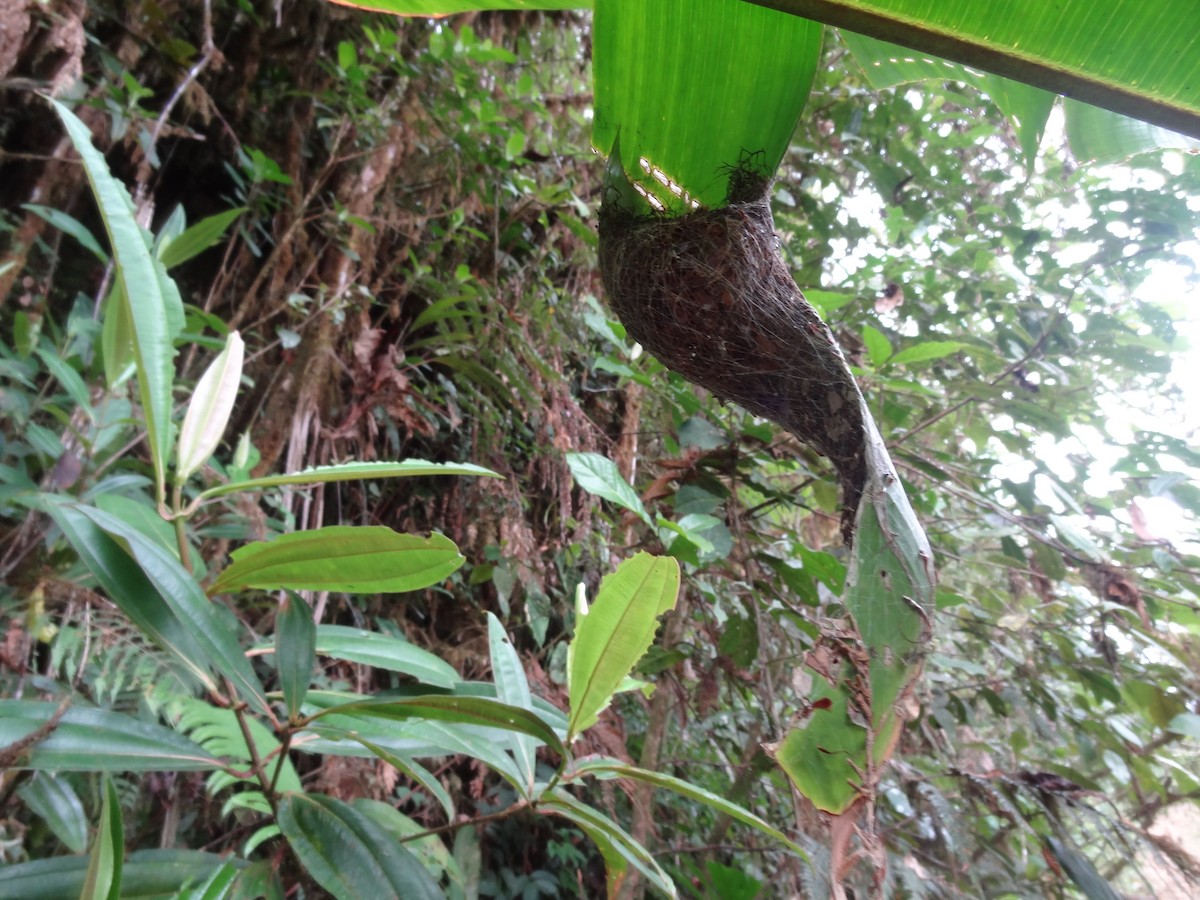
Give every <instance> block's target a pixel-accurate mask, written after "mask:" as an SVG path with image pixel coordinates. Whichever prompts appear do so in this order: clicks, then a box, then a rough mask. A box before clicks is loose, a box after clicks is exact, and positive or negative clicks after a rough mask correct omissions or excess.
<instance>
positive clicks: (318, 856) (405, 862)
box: [279, 794, 443, 900]
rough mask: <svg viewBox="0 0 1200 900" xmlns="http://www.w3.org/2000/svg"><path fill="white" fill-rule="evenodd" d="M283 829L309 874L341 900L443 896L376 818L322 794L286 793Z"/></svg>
mask: <svg viewBox="0 0 1200 900" xmlns="http://www.w3.org/2000/svg"><path fill="white" fill-rule="evenodd" d="M279 830H280V831H282V832H283V836H284V837H285V838H287V840H288V843H289V844H290V845H291V847H292V850H293V851H294V852H295V854H296V858H297V859H299V860H300V864H301V865H303V866H304V868H305V869H307V870H308V873H309V874H310V875H312V877H313V878H314V879H315V880H316V882H317V883H318V884H319V885H321V887H323V888H324V889H325V890H327V891H329V892H330V893H331V894H332V895H333V896H335V897H338V898H339V900H356V898H361V900H378V898H380V897H388V896H391V897H404V898H405V900H408V898H412V900H422V898H428V900H440V898H441V897H442V896H443V894H442V892H441V890H440V889H439V888H438V886H437V884H435V883H434V881H433V879H432V878H430V877H429V873H428V872H426V871H425V869H424V868H423V867H422V866H421V864H420V862H419V861H418V860H417V858H416V857H415V856H413V854H412V853H411V852H410V851H409V850H408V849H407V848H406V847H404V846H403V845H401V844H398V843H397V842H396V841H395V840H394V839H393V838H392V837H391V836H390V835H389V834H388V833H387V831H385V830H384V829H383V828H382V827H381V826H380V825H379V824H378V823H377V822H375V821H374V820H373V819H371V818H370V817H368V816H365V815H363V814H362V813H361V812H359V811H358V810H356V809H355V808H354V807H352V806H350V805H348V804H346V803H343V802H341V801H340V800H335V799H333V798H332V797H326V796H323V795H321V794H286V795H284V797H283V799H282V800H281V801H280V803H279Z"/></svg>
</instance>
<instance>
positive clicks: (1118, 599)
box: [1089, 564, 1153, 629]
mask: <svg viewBox="0 0 1200 900" xmlns="http://www.w3.org/2000/svg"><path fill="white" fill-rule="evenodd" d="M1089 580H1090V581H1091V582H1092V587H1093V590H1095V591H1096V593H1097V594H1099V595H1100V597H1101V598H1102V599H1104V600H1107V601H1108V602H1110V603H1116V604H1118V605H1120V606H1124V607H1125V608H1126V609H1132V610H1133V611H1134V612H1136V613H1137V614H1138V618H1139V619H1141V620H1142V626H1143V627H1145V628H1146V629H1151V628H1153V625H1152V623H1151V621H1150V614H1149V613H1148V612H1147V611H1146V602H1145V601H1144V600H1143V599H1142V592H1141V591H1140V590H1138V588H1137V585H1135V584H1134V583H1133V581H1132V580H1131V579H1130V578H1129V576H1128V575H1126V574H1125V573H1124V572H1122V571H1121V570H1120V569H1118V568H1116V567H1115V566H1110V565H1107V564H1104V565H1097V566H1092V567H1091V570H1090V572H1089Z"/></svg>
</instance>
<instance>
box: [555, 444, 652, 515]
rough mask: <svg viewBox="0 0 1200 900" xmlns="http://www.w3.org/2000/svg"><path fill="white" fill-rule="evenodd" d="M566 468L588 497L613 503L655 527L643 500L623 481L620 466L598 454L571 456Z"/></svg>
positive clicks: (574, 454)
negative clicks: (592, 496)
mask: <svg viewBox="0 0 1200 900" xmlns="http://www.w3.org/2000/svg"><path fill="white" fill-rule="evenodd" d="M566 459H567V467H568V468H569V469H570V470H571V474H572V475H574V476H575V481H576V482H577V483H578V484H579V486H580V487H581V488H583V489H584V490H585V491H587V492H588V493H589V494H595V495H596V496H597V497H603V498H604V499H605V500H611V501H612V502H613V503H616V504H617V505H618V506H623V507H624V508H625V509H627V510H629V511H630V512H634V513H637V516H638V518H640V519H641V520H642V521H643V522H645V523H646V524H647V525H651V526H652V525H653V524H654V522H653V521H652V520H651V518H650V514H649V513H648V512H646V507H645V506H643V505H642V498H641V497H639V496H638V495H637V491H635V490H634V489H633V487H632V486H631V485H630V484H629V482H628V481H626V480H625V479H624V477H623V476H622V475H621V473H620V471H618V469H617V464H616V463H614V462H613V461H612V460H611V459H609V458H608V457H607V456H601V455H600V454H599V453H568V454H567V455H566Z"/></svg>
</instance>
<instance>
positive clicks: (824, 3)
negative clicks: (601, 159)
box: [336, 0, 1200, 146]
mask: <svg viewBox="0 0 1200 900" xmlns="http://www.w3.org/2000/svg"><path fill="white" fill-rule="evenodd" d="M336 2H341V3H345V4H346V5H348V6H357V7H359V8H361V9H372V10H379V11H380V12H390V13H397V14H399V15H409V16H434V15H448V14H451V13H458V12H467V11H470V10H483V9H507V10H513V9H585V8H588V7H592V6H596V8H597V9H603V7H604V6H605V5H607V4H608V2H609V0H594V2H591V0H336ZM729 2H730V3H734V2H737V3H741V2H745V3H750V4H757V5H759V6H764V7H771V8H773V9H778V10H783V11H785V12H788V13H791V14H793V15H795V16H801V17H805V18H808V19H811V20H812V21H814V22H822V23H824V24H827V25H836V26H837V27H839V28H842V29H845V30H847V31H852V32H856V33H859V34H865V35H869V36H871V37H875V38H878V39H880V40H883V41H888V42H890V43H893V44H900V45H902V46H905V47H910V48H912V49H914V50H919V51H921V52H922V53H927V54H932V55H934V56H939V57H944V58H946V59H951V60H955V61H956V62H960V63H965V64H967V65H970V66H972V67H974V68H976V69H980V70H982V71H984V72H993V73H996V74H999V75H1004V76H1006V77H1008V78H1011V79H1014V80H1016V81H1020V82H1023V83H1025V84H1031V85H1034V86H1036V87H1040V88H1044V89H1045V90H1048V91H1052V92H1054V93H1056V94H1062V95H1064V96H1067V97H1072V98H1074V99H1075V100H1081V101H1086V102H1088V103H1091V104H1095V105H1096V106H1101V107H1104V108H1106V109H1110V110H1113V111H1115V112H1119V113H1121V114H1123V115H1125V116H1129V117H1132V118H1134V119H1140V120H1143V121H1146V122H1152V123H1154V124H1156V125H1160V126H1163V127H1165V128H1169V129H1171V130H1173V131H1178V132H1181V133H1183V134H1189V135H1192V136H1193V137H1200V3H1197V2H1196V0H1154V2H1153V3H1151V4H1147V3H1143V2H1134V0H1055V2H1050V0H1004V2H997V0H953V2H948V0H729ZM648 5H653V6H657V5H658V4H651V3H649V2H648ZM673 5H676V6H678V7H679V8H680V9H684V10H687V11H688V14H689V17H690V19H691V21H693V22H699V21H700V18H701V16H700V15H699V14H698V13H696V12H695V11H694V10H692V6H693V4H691V3H689V2H686V0H678V2H677V3H675V4H673ZM701 24H702V23H701ZM653 38H654V40H656V41H658V43H656V45H655V51H656V52H658V53H661V52H662V51H663V50H664V49H665V48H666V47H667V46H668V45H669V44H668V43H667V42H668V41H670V42H674V41H681V42H684V41H686V39H687V36H686V33H685V32H676V33H674V34H659V35H654V36H653ZM696 62H697V63H702V62H703V55H701V56H699V57H697V58H696ZM660 88H661V89H662V90H663V91H666V90H667V89H668V88H667V86H666V85H663V86H660ZM610 143H611V141H610ZM1142 143H1144V140H1143V141H1142ZM625 146H631V145H630V144H628V143H627V144H626V145H625Z"/></svg>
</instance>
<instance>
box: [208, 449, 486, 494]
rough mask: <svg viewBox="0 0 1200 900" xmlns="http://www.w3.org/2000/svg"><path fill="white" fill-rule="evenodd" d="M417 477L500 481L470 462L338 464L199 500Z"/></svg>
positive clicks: (223, 487) (221, 489) (224, 487)
mask: <svg viewBox="0 0 1200 900" xmlns="http://www.w3.org/2000/svg"><path fill="white" fill-rule="evenodd" d="M418 475H478V476H481V477H484V478H502V477H503V476H502V475H499V474H497V473H496V472H493V471H492V470H491V469H485V468H483V466H475V465H471V464H470V463H431V462H426V461H425V460H423V459H406V460H403V461H401V462H359V463H341V464H339V465H336V466H317V467H316V468H313V469H305V470H304V471H302V472H289V473H288V474H286V475H268V476H266V477H264V478H251V479H249V480H247V481H238V482H234V483H231V484H219V485H217V486H216V487H211V488H209V489H208V490H206V491H205V492H204V493H202V494H201V495H200V499H201V500H208V499H210V498H212V497H220V496H223V495H225V494H232V493H235V492H237V491H257V490H262V489H263V488H269V487H281V486H282V485H287V484H326V483H328V482H332V481H361V480H363V479H366V478H410V477H414V476H418Z"/></svg>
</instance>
